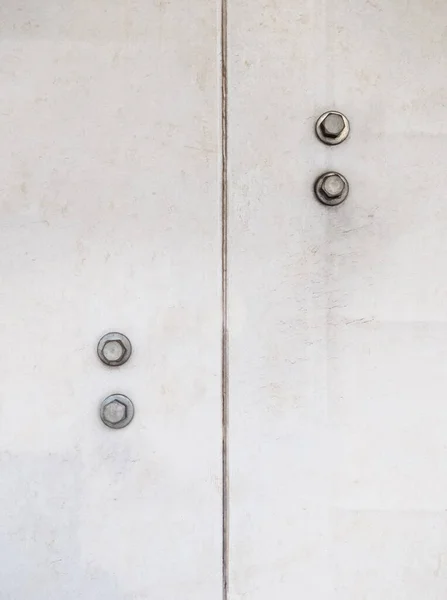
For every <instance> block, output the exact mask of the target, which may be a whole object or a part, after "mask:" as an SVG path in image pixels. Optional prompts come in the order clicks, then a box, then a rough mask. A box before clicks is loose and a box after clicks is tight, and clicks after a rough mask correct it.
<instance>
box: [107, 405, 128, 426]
mask: <svg viewBox="0 0 447 600" xmlns="http://www.w3.org/2000/svg"><path fill="white" fill-rule="evenodd" d="M103 414H104V420H105V421H107V422H108V423H112V424H113V425H116V424H117V423H119V422H120V421H124V419H125V418H126V416H127V408H126V406H125V404H123V403H122V402H120V401H119V400H113V401H112V402H110V403H109V404H107V406H105V407H104V413H103Z"/></svg>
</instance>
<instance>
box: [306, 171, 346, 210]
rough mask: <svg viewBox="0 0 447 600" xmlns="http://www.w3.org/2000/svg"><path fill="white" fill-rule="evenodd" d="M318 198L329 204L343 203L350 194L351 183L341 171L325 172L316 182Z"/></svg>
mask: <svg viewBox="0 0 447 600" xmlns="http://www.w3.org/2000/svg"><path fill="white" fill-rule="evenodd" d="M314 189H315V195H316V197H317V199H318V200H319V201H320V202H322V203H323V204H327V205H328V206H336V205H337V204H341V203H342V202H343V201H344V200H346V198H347V197H348V194H349V183H348V181H347V179H346V177H344V176H343V175H341V174H340V173H335V172H329V173H323V175H320V177H319V178H318V179H317V180H316V182H315V187H314Z"/></svg>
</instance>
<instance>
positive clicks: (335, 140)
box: [315, 110, 350, 146]
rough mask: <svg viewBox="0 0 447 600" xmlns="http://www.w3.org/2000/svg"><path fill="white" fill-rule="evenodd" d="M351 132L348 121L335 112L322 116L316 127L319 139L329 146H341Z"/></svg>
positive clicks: (342, 115)
mask: <svg viewBox="0 0 447 600" xmlns="http://www.w3.org/2000/svg"><path fill="white" fill-rule="evenodd" d="M349 130H350V125H349V121H348V119H347V118H346V117H345V115H344V114H342V113H340V112H336V111H334V110H331V111H328V112H325V113H324V114H322V115H321V117H320V118H319V119H318V121H317V124H316V126H315V131H316V133H317V136H318V138H319V139H320V140H321V141H322V142H324V143H325V144H328V145H329V146H335V145H337V144H341V142H343V141H344V140H345V139H346V138H347V137H348V135H349Z"/></svg>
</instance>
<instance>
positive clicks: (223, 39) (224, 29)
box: [220, 0, 229, 600]
mask: <svg viewBox="0 0 447 600" xmlns="http://www.w3.org/2000/svg"><path fill="white" fill-rule="evenodd" d="M220 25H221V30H220V59H221V63H220V66H221V74H220V76H221V136H222V139H221V153H222V154H221V167H222V172H221V184H222V187H221V224H222V233H221V235H222V258H221V260H222V375H221V377H222V598H223V600H228V578H229V518H228V511H229V472H228V425H229V422H228V379H229V377H228V373H229V369H228V185H227V184H228V156H227V151H228V129H227V125H228V62H227V59H228V6H227V0H221V16H220Z"/></svg>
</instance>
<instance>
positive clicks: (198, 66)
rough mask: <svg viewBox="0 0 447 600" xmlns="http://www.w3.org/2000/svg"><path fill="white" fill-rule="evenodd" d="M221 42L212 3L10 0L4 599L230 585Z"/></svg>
mask: <svg viewBox="0 0 447 600" xmlns="http://www.w3.org/2000/svg"><path fill="white" fill-rule="evenodd" d="M217 43H218V12H217V4H216V3H215V2H208V1H206V0H195V1H194V2H192V1H186V2H180V3H178V2H176V3H172V2H171V3H169V2H164V1H155V0H154V1H153V0H148V1H143V0H135V1H132V2H121V1H118V0H111V1H110V0H108V1H106V0H94V1H93V2H91V1H87V0H82V1H78V2H69V1H68V0H46V1H45V2H38V1H35V0H6V1H5V2H2V4H1V6H0V281H1V284H0V286H1V287H0V340H1V347H2V353H1V360H0V382H1V384H0V389H1V392H0V478H1V482H2V483H1V491H0V515H1V518H0V554H1V560H0V588H1V592H0V596H1V598H2V599H5V600H29V599H31V598H32V599H33V600H62V599H64V600H75V599H78V598H82V599H85V600H87V599H89V600H125V599H126V600H131V599H132V600H149V599H150V600H168V599H174V598H182V599H184V600H186V599H189V600H199V599H200V600H211V599H212V598H214V599H216V598H220V596H221V587H222V583H221V484H220V479H221V477H220V473H221V454H220V443H221V407H220V320H221V315H220V233H219V219H220V212H219V211H220V207H219V177H218V140H219V103H218V98H219V91H218V53H217ZM110 330H120V331H123V332H124V333H126V334H127V335H128V336H129V338H130V339H131V341H132V343H133V346H134V353H133V356H132V359H131V360H130V362H129V363H128V364H126V365H125V366H124V367H122V368H120V369H115V370H114V369H108V368H107V367H105V366H104V365H102V364H101V363H100V361H99V360H98V358H97V357H96V354H95V346H96V343H97V341H98V339H99V338H100V337H101V336H102V335H103V334H104V333H106V332H107V331H110ZM114 392H122V393H126V394H128V395H129V396H130V397H131V398H132V399H133V401H134V403H135V411H136V415H135V418H134V421H133V422H132V424H131V425H130V426H129V427H128V428H127V429H125V430H121V431H113V430H110V429H108V428H106V427H105V426H104V425H103V424H102V423H101V422H100V420H99V416H98V410H99V404H100V402H101V400H102V399H103V398H104V397H106V396H107V395H108V394H110V393H114Z"/></svg>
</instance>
